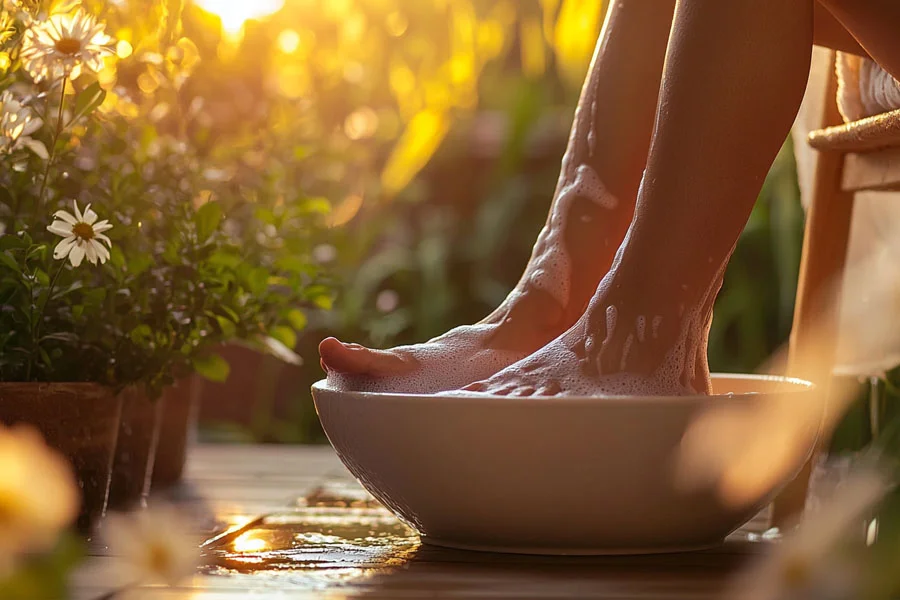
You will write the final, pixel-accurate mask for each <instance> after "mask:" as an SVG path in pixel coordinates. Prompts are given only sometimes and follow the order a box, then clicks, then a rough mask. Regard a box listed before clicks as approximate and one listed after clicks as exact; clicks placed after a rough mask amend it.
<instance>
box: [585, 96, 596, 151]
mask: <svg viewBox="0 0 900 600" xmlns="http://www.w3.org/2000/svg"><path fill="white" fill-rule="evenodd" d="M596 122H597V101H596V100H594V101H593V102H591V127H590V129H588V134H587V141H588V153H589V155H590V156H591V157H593V156H594V152H595V150H596V146H597V134H596V133H595V131H594V127H595V123H596Z"/></svg>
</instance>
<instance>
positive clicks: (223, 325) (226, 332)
mask: <svg viewBox="0 0 900 600" xmlns="http://www.w3.org/2000/svg"><path fill="white" fill-rule="evenodd" d="M213 316H214V317H215V319H216V323H218V324H219V328H220V329H221V330H222V335H223V336H224V337H225V338H226V339H228V338H232V337H234V336H235V334H236V333H237V327H236V326H235V324H234V321H232V320H231V319H227V318H225V317H222V316H219V315H213Z"/></svg>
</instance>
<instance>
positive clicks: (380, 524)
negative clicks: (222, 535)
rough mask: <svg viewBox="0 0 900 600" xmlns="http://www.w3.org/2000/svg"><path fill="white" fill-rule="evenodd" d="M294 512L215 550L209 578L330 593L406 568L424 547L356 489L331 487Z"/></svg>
mask: <svg viewBox="0 0 900 600" xmlns="http://www.w3.org/2000/svg"><path fill="white" fill-rule="evenodd" d="M294 506H296V507H297V508H295V509H293V510H291V509H288V510H286V511H285V512H283V513H280V514H274V515H268V516H267V517H266V519H265V521H264V522H263V523H261V524H259V525H257V526H255V527H253V528H251V529H248V530H247V531H245V532H243V533H241V535H239V536H238V537H236V538H234V539H233V540H230V541H228V542H227V543H225V544H224V545H222V546H221V547H219V548H217V549H216V550H214V551H213V552H212V553H211V555H210V559H211V562H212V564H213V566H212V567H211V571H209V573H211V574H213V573H214V574H218V575H224V574H229V575H232V576H234V577H242V576H248V575H253V576H266V577H274V578H280V577H290V578H291V579H292V583H294V584H296V583H298V582H297V581H293V580H296V579H301V580H303V582H305V583H307V584H309V585H310V586H311V587H313V588H319V587H321V586H326V587H330V586H333V585H334V584H336V583H339V582H342V581H344V582H347V581H351V580H352V581H356V580H358V579H359V578H361V577H366V576H368V575H370V574H371V573H373V572H375V571H378V570H381V569H385V568H390V567H396V566H399V565H402V564H404V563H405V562H406V561H407V560H408V559H409V557H411V556H412V555H413V554H415V552H416V549H417V548H418V547H419V537H418V535H416V534H415V532H414V531H413V530H412V529H410V528H409V527H407V526H406V525H405V524H403V523H402V522H400V521H399V520H398V519H397V518H396V517H394V516H393V515H392V514H391V513H389V512H388V511H387V510H385V509H384V508H383V507H382V506H381V505H380V504H378V503H377V502H376V501H375V500H374V499H373V498H372V497H371V496H369V494H367V493H366V492H365V491H364V490H362V489H361V488H359V487H358V486H356V485H353V484H349V483H342V482H335V483H329V484H326V485H325V486H322V487H320V488H317V489H316V490H314V491H313V492H311V493H310V494H308V495H307V496H306V497H304V498H300V499H298V500H297V501H296V502H295V504H294ZM250 519H251V517H247V518H246V519H244V522H249V520H250ZM231 520H232V521H234V519H231Z"/></svg>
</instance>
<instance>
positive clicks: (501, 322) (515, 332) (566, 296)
mask: <svg viewBox="0 0 900 600" xmlns="http://www.w3.org/2000/svg"><path fill="white" fill-rule="evenodd" d="M567 162H568V158H566V159H564V163H563V164H564V168H563V173H566V172H568V171H569V170H568V169H566V167H565V165H566V163H567ZM619 208H620V205H619V202H618V200H617V199H616V198H615V197H614V196H612V195H611V194H610V193H609V192H608V191H607V190H606V188H605V187H604V186H603V185H602V184H601V183H600V180H599V177H598V176H597V174H596V172H595V171H594V170H593V169H592V168H590V167H589V166H587V165H580V166H579V167H578V168H577V169H574V174H573V176H572V177H571V180H570V181H567V180H566V179H565V176H561V180H560V184H559V187H558V189H557V195H556V200H555V202H554V205H553V207H552V209H551V212H550V216H549V217H548V219H547V224H546V225H545V227H544V229H543V230H542V231H541V234H540V236H539V237H538V241H537V243H536V244H535V248H534V251H533V253H532V257H531V260H530V262H529V264H528V266H527V267H526V270H525V274H524V275H523V276H522V279H521V280H520V281H519V284H518V285H517V286H516V288H515V289H514V290H513V291H512V292H511V293H510V295H509V296H508V297H507V298H506V300H505V301H504V302H503V304H501V305H500V307H498V308H497V310H495V311H494V312H493V313H491V315H489V316H488V317H487V318H485V319H483V320H482V321H480V322H479V323H476V324H475V325H468V326H463V327H457V328H456V329H452V330H450V331H448V332H447V333H445V334H443V335H441V336H439V337H437V338H434V339H432V340H430V341H428V342H425V343H423V344H416V345H411V346H399V347H396V348H391V349H389V350H376V349H371V348H366V347H364V346H361V345H359V344H346V343H343V342H340V341H338V340H337V339H335V338H327V339H325V340H323V341H322V342H321V344H320V345H319V354H320V356H321V363H322V366H323V368H324V369H325V370H326V372H327V374H328V383H329V385H331V386H333V387H336V388H338V389H348V390H366V391H373V392H387V391H390V392H401V393H423V394H424V393H434V392H440V391H444V390H452V389H459V388H461V387H463V386H465V385H468V384H469V383H472V382H473V381H478V380H480V379H485V378H487V377H490V376H491V375H493V374H494V373H496V372H497V371H500V370H501V369H503V368H505V367H506V366H508V365H511V364H513V363H515V362H516V361H518V360H520V359H522V358H524V357H525V356H528V355H529V354H531V353H532V352H534V351H535V350H537V349H539V348H541V347H542V346H544V345H545V344H546V343H547V342H549V341H550V340H552V339H553V338H555V337H556V336H558V335H559V334H560V333H562V332H563V331H565V330H566V329H567V328H568V327H569V326H571V325H572V324H573V323H574V322H575V321H576V319H578V317H579V316H580V315H581V314H582V312H583V311H584V308H585V306H587V303H588V301H589V300H590V297H591V294H592V292H593V290H594V289H595V288H596V285H597V282H598V281H599V280H600V278H601V277H602V276H603V274H604V273H605V272H606V269H607V268H608V266H609V264H610V263H611V262H612V257H613V254H614V252H615V249H616V247H617V246H618V244H619V241H620V240H621V237H622V235H623V232H624V229H625V227H626V226H627V222H628V220H630V218H631V209H630V207H629V206H627V205H626V206H624V207H622V210H621V211H620V210H618V209H619ZM614 209H616V210H614ZM621 212H624V213H625V214H624V215H623V214H620V213H621Z"/></svg>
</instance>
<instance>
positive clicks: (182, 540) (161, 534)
mask: <svg viewBox="0 0 900 600" xmlns="http://www.w3.org/2000/svg"><path fill="white" fill-rule="evenodd" d="M103 539H104V541H105V542H106V544H107V545H108V546H109V550H110V553H111V554H112V555H113V556H115V557H116V558H117V562H118V563H119V564H117V565H116V567H117V568H116V569H115V571H116V575H117V576H118V577H121V578H122V581H121V582H120V583H122V584H125V585H130V584H136V583H137V584H149V583H161V584H164V585H170V586H172V585H177V584H178V583H179V582H181V581H182V580H184V579H187V578H188V577H190V576H191V575H193V574H194V571H195V570H196V569H197V566H198V565H199V563H200V544H199V539H197V537H196V536H195V535H194V533H193V529H192V527H191V524H190V523H189V522H188V521H187V520H186V519H185V518H184V517H183V516H182V515H181V514H179V513H178V512H177V511H176V510H175V509H174V508H173V507H171V506H165V505H163V506H151V507H150V508H148V509H146V510H141V511H137V512H134V513H131V514H114V515H109V516H108V517H107V520H106V522H105V523H104V526H103Z"/></svg>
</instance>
